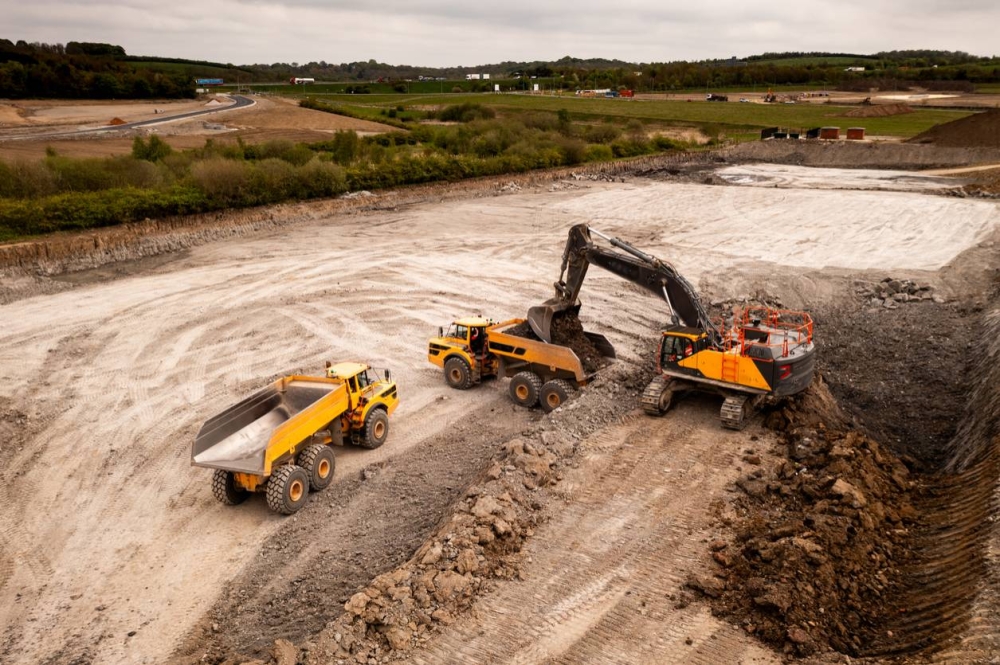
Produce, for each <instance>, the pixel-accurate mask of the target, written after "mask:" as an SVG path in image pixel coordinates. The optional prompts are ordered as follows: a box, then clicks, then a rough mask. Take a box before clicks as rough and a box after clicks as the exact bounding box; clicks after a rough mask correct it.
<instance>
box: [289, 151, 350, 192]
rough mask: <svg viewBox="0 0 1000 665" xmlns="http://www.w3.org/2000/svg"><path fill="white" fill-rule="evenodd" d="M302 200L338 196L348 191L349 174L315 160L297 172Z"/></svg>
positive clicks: (334, 166)
mask: <svg viewBox="0 0 1000 665" xmlns="http://www.w3.org/2000/svg"><path fill="white" fill-rule="evenodd" d="M296 176H297V178H298V187H299V191H300V193H301V195H300V198H311V197H319V196H336V195H337V194H343V193H344V192H346V191H347V174H346V173H345V172H344V169H343V168H341V167H340V166H337V165H336V164H330V163H326V162H321V161H319V160H318V159H315V160H313V161H311V162H309V163H308V164H306V165H305V166H303V167H302V168H300V169H298V171H297V172H296Z"/></svg>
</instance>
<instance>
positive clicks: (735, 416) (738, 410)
mask: <svg viewBox="0 0 1000 665" xmlns="http://www.w3.org/2000/svg"><path fill="white" fill-rule="evenodd" d="M755 403H756V400H754V399H753V397H751V396H750V395H727V396H726V400H725V401H724V402H723V403H722V408H721V409H719V419H720V420H721V421H722V426H723V427H725V428H726V429H735V430H741V429H743V428H744V427H746V426H747V424H748V423H749V422H750V417H751V416H752V415H753V408H754V405H755Z"/></svg>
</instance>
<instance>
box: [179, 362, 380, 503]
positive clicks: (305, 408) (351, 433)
mask: <svg viewBox="0 0 1000 665" xmlns="http://www.w3.org/2000/svg"><path fill="white" fill-rule="evenodd" d="M398 403H399V397H398V395H397V393H396V384H395V382H393V381H392V380H391V379H390V375H389V370H384V371H382V372H381V374H380V373H379V372H378V371H376V370H374V369H372V368H371V367H369V366H368V365H365V364H363V363H338V364H336V365H331V364H330V363H327V370H326V376H286V377H283V378H280V379H278V380H277V381H275V382H274V383H272V384H271V385H269V386H268V387H266V388H264V389H263V390H260V391H258V392H256V393H254V394H253V395H251V396H250V397H247V398H246V399H245V400H243V401H242V402H240V403H239V404H236V405H234V406H231V407H230V408H228V409H226V410H225V411H223V412H222V413H220V414H219V415H217V416H215V417H214V418H211V419H209V420H208V422H206V423H205V424H204V425H203V426H202V428H201V430H200V431H199V432H198V436H197V437H195V440H194V445H193V446H192V448H191V463H192V464H193V465H194V466H201V467H206V468H209V469H215V474H214V476H213V477H212V493H213V494H214V495H215V498H216V499H218V500H219V501H221V502H222V503H224V504H226V505H230V506H233V505H236V504H238V503H241V502H243V501H244V500H245V499H246V498H247V496H249V494H250V493H251V492H263V493H264V494H265V496H266V497H267V505H268V507H269V508H270V509H271V510H273V511H275V512H278V513H281V514H284V515H290V514H292V513H294V512H295V511H297V510H298V509H299V508H301V507H302V506H303V505H305V502H306V498H307V495H308V494H309V490H310V489H311V490H313V491H320V490H323V489H326V487H327V486H329V484H330V483H331V482H332V481H333V473H334V468H335V465H336V462H335V458H334V454H333V448H332V446H334V445H343V444H344V443H345V442H350V443H354V444H355V445H359V446H362V447H364V448H378V447H379V446H381V445H382V444H383V443H385V440H386V438H387V437H388V436H389V415H390V414H392V412H393V411H395V410H396V406H397V405H398Z"/></svg>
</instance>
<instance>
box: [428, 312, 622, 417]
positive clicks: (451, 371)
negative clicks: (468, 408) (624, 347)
mask: <svg viewBox="0 0 1000 665" xmlns="http://www.w3.org/2000/svg"><path fill="white" fill-rule="evenodd" d="M524 324H525V319H510V320H509V321H503V322H500V323H496V322H494V321H492V320H490V319H484V318H482V317H469V318H464V319H459V320H457V321H455V322H453V323H452V324H451V325H450V326H449V327H448V330H447V331H446V330H445V329H444V328H439V329H438V336H437V337H434V338H432V339H431V340H430V342H428V346H427V360H429V361H430V362H431V363H433V364H434V365H437V366H438V367H440V368H442V369H443V370H444V379H445V382H446V383H447V384H448V385H449V386H451V387H452V388H455V389H458V390H466V389H468V388H471V387H473V386H476V385H478V384H480V383H481V382H482V381H483V380H484V379H489V378H496V377H510V386H509V393H510V398H511V399H512V400H513V401H514V403H515V404H518V405H520V406H523V407H527V408H532V407H534V406H535V405H540V406H541V408H542V410H543V411H545V412H546V413H547V412H550V411H553V410H555V409H557V408H559V407H560V406H561V405H562V404H564V403H565V402H566V400H567V399H569V398H570V396H571V395H572V394H573V391H574V390H576V389H577V388H580V387H582V386H585V385H587V384H588V383H590V381H592V380H593V378H594V376H596V374H597V372H596V371H594V372H588V371H587V370H586V369H585V367H584V365H583V363H582V362H581V360H580V357H579V356H577V354H576V353H575V352H574V351H573V349H570V348H568V347H565V346H560V345H558V344H551V343H550V342H543V341H539V340H537V339H531V338H528V337H523V336H521V335H517V334H514V333H513V331H515V330H516V329H518V328H524V329H525V332H527V329H526V327H525V325H524ZM583 335H584V336H585V337H586V339H587V340H588V341H589V342H590V344H591V345H592V347H593V348H594V349H595V350H596V351H597V353H598V354H599V355H600V356H601V357H602V358H603V359H613V358H614V357H615V350H614V348H613V347H612V346H611V343H610V342H608V340H607V338H605V337H604V336H603V335H599V334H597V333H591V332H586V331H584V332H583Z"/></svg>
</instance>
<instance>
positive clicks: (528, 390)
mask: <svg viewBox="0 0 1000 665" xmlns="http://www.w3.org/2000/svg"><path fill="white" fill-rule="evenodd" d="M541 391H542V379H541V378H540V377H539V376H538V375H537V374H535V373H534V372H528V371H525V372H518V373H517V374H515V375H514V376H513V378H511V380H510V398H511V399H512V400H514V403H515V404H517V405H518V406H523V407H527V408H529V409H530V408H531V407H533V406H534V405H536V404H538V395H539V394H540V393H541Z"/></svg>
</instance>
